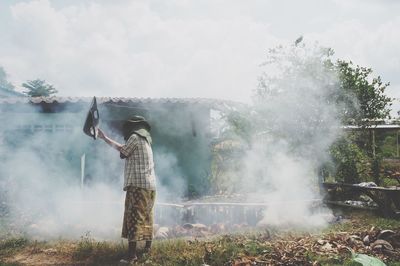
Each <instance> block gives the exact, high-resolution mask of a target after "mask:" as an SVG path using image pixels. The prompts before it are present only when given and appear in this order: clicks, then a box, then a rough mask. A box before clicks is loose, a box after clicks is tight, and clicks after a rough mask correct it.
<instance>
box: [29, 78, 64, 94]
mask: <svg viewBox="0 0 400 266" xmlns="http://www.w3.org/2000/svg"><path fill="white" fill-rule="evenodd" d="M22 86H23V87H24V88H26V89H28V90H27V91H24V93H25V94H26V95H28V96H30V97H42V96H43V97H48V96H50V95H52V94H55V93H57V92H58V91H57V90H56V89H55V88H54V87H53V85H51V84H48V83H46V81H45V80H41V79H35V80H28V81H27V82H26V83H22Z"/></svg>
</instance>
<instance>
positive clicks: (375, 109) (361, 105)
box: [336, 60, 393, 126]
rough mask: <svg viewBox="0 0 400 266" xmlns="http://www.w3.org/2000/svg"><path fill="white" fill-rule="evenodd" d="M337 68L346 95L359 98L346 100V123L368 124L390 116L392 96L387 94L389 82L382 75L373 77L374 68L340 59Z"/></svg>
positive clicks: (344, 114)
mask: <svg viewBox="0 0 400 266" xmlns="http://www.w3.org/2000/svg"><path fill="white" fill-rule="evenodd" d="M336 68H337V70H338V72H339V75H340V82H341V84H340V85H341V89H342V90H343V91H344V92H346V95H353V96H354V97H355V98H356V99H357V103H356V105H354V103H353V102H348V101H347V102H346V103H347V104H346V108H345V112H343V121H344V122H345V123H346V124H350V123H355V124H356V125H361V126H363V125H366V123H368V120H375V119H385V118H388V117H389V113H390V106H391V105H392V103H391V102H392V100H393V99H392V98H390V97H387V96H386V95H385V90H386V88H387V87H388V86H389V83H383V82H382V80H381V77H380V76H378V77H371V75H372V72H373V71H372V69H371V68H366V67H361V66H359V65H357V66H354V65H353V63H352V62H351V61H350V62H346V61H342V60H338V61H337V62H336Z"/></svg>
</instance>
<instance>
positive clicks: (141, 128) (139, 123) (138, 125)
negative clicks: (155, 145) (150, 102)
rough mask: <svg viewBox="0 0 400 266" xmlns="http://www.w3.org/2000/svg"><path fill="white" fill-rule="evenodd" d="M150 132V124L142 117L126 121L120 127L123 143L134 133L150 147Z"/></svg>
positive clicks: (134, 117)
mask: <svg viewBox="0 0 400 266" xmlns="http://www.w3.org/2000/svg"><path fill="white" fill-rule="evenodd" d="M150 130H151V127H150V124H149V123H148V122H147V121H146V120H145V119H144V117H142V116H133V117H132V118H130V119H128V120H126V121H125V122H124V124H123V126H122V134H123V135H124V139H125V141H127V140H128V139H129V137H130V136H131V135H132V134H134V133H136V134H138V135H139V136H141V137H143V138H145V139H146V140H147V142H148V143H149V144H150V145H151V143H152V139H151V136H150Z"/></svg>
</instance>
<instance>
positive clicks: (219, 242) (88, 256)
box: [0, 212, 400, 266]
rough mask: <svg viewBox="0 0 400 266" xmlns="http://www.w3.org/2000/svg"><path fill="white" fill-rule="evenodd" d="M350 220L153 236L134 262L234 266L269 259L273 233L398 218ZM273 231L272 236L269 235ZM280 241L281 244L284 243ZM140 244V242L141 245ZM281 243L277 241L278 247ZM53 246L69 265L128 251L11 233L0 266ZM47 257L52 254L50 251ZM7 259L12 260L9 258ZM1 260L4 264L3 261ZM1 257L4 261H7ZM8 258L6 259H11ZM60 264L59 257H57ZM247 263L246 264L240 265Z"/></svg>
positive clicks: (308, 257)
mask: <svg viewBox="0 0 400 266" xmlns="http://www.w3.org/2000/svg"><path fill="white" fill-rule="evenodd" d="M344 215H345V216H346V217H349V220H348V222H345V223H340V224H334V225H332V226H330V227H329V228H328V229H326V230H324V231H323V232H322V233H321V232H320V233H319V235H318V234H316V233H315V234H314V233H313V235H310V234H305V233H302V232H278V231H275V230H274V231H271V232H267V231H252V232H242V233H238V234H234V235H223V236H215V237H212V238H208V239H201V240H196V239H182V238H181V239H172V240H162V241H154V244H153V248H152V250H151V252H150V253H149V254H144V255H143V256H142V257H141V258H140V260H139V263H138V265H160V266H161V265H166V266H168V265H171V266H172V265H189V266H190V265H202V264H204V263H205V264H208V265H211V266H213V265H222V266H223V265H232V262H234V261H237V260H238V259H240V258H255V257H260V258H268V257H273V256H275V254H276V251H277V250H276V248H277V246H276V242H274V241H275V240H274V237H277V238H278V239H280V240H282V241H284V240H285V239H286V240H287V241H288V243H289V242H291V241H292V242H293V241H295V240H296V239H297V238H298V237H300V238H301V236H302V235H303V236H304V237H303V238H306V237H308V238H309V239H311V240H310V241H315V240H312V239H318V238H319V237H321V238H323V237H327V236H328V235H329V234H335V233H339V232H348V233H352V232H356V231H362V230H369V229H370V228H371V227H372V226H374V227H377V228H381V229H399V228H400V221H397V220H393V219H384V218H380V217H376V216H374V215H371V214H370V213H366V212H356V213H355V212H349V213H344ZM270 235H272V239H271V238H270ZM285 245H286V244H285V243H284V244H283V246H281V247H283V248H286V246H285ZM139 247H140V246H139ZM278 248H280V246H278ZM49 249H53V250H57V255H54V256H59V257H60V258H61V259H64V260H65V261H64V263H65V264H67V265H70V264H71V263H72V264H74V265H118V262H119V260H120V259H121V258H122V257H124V256H125V255H126V253H127V245H126V244H125V243H123V242H111V241H96V240H95V239H93V238H92V237H91V236H90V234H89V233H87V234H85V235H84V236H82V237H81V239H80V240H79V241H65V240H58V241H52V242H37V241H32V240H28V239H26V238H9V239H6V240H2V241H1V242H0V265H19V264H18V261H16V262H13V261H12V258H13V257H15V255H17V254H22V253H24V252H25V253H26V254H29V256H31V257H32V256H35V254H38V255H41V256H42V258H43V254H45V250H49ZM49 256H51V255H49ZM301 256H303V257H304V258H305V261H309V262H315V261H318V262H319V263H320V264H321V265H347V266H350V265H355V264H354V263H352V262H351V260H350V255H349V254H347V255H345V254H340V255H334V256H332V255H331V256H328V255H326V254H321V253H315V252H313V251H312V250H307V251H305V252H303V253H302V254H301ZM10 258H11V259H10ZM2 261H3V263H1V262H2ZM5 261H7V262H8V264H7V263H5ZM9 261H10V262H9ZM60 263H63V261H60ZM243 265H245V264H243ZM387 265H390V266H396V265H397V266H400V262H397V261H389V262H388V264H387Z"/></svg>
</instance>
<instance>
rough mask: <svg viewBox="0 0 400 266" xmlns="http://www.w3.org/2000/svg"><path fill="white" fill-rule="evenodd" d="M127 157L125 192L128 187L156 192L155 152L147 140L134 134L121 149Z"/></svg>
mask: <svg viewBox="0 0 400 266" xmlns="http://www.w3.org/2000/svg"><path fill="white" fill-rule="evenodd" d="M121 154H122V155H124V156H125V157H126V160H125V172H124V190H125V191H126V190H127V188H128V186H133V187H140V188H145V189H149V190H155V189H156V185H155V179H156V178H155V173H154V162H153V151H152V150H151V146H150V145H149V143H147V141H146V139H145V138H143V137H141V136H139V135H137V134H132V135H131V136H130V138H129V139H128V141H127V142H126V144H125V145H124V146H122V148H121Z"/></svg>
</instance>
